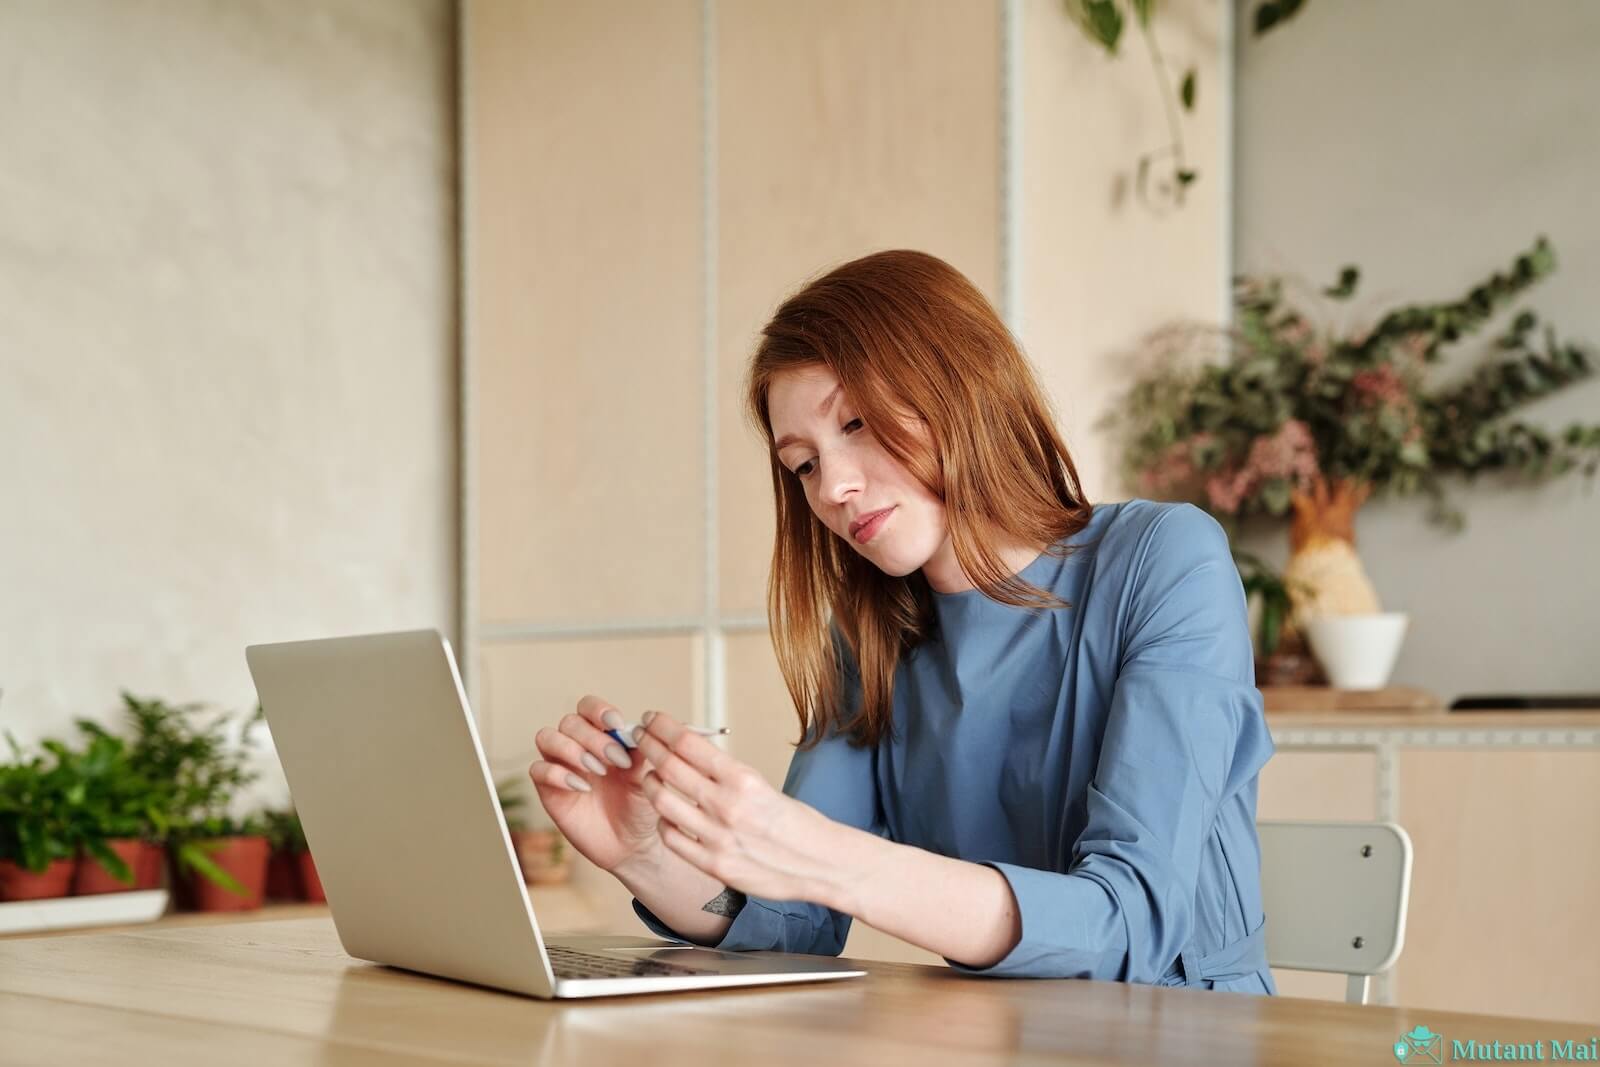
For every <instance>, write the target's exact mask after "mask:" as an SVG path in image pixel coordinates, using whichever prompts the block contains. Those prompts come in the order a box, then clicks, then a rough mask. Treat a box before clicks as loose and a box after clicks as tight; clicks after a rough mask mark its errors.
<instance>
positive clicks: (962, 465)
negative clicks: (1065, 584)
mask: <svg viewBox="0 0 1600 1067" xmlns="http://www.w3.org/2000/svg"><path fill="white" fill-rule="evenodd" d="M819 365H820V366H825V367H827V368H828V369H829V370H831V371H832V372H833V374H834V375H835V377H837V378H838V380H839V382H840V384H841V385H843V387H844V392H845V393H846V395H847V396H848V397H849V400H850V402H851V404H852V405H853V406H854V408H855V409H856V410H857V411H858V412H859V413H860V414H861V415H862V417H863V418H864V419H865V421H866V423H867V425H868V426H869V427H871V429H872V432H873V436H874V437H875V438H877V439H878V440H879V441H880V442H881V443H882V444H883V447H884V449H885V450H886V451H887V452H888V453H889V454H890V455H892V456H893V457H894V458H895V459H896V460H898V461H899V462H900V463H901V464H902V465H903V466H905V468H906V469H907V470H908V471H910V472H911V474H912V475H913V476H914V477H915V478H916V479H917V480H918V481H920V482H921V483H922V484H923V486H925V487H926V488H927V489H928V490H929V491H930V492H931V493H933V494H934V495H935V496H937V497H938V498H939V499H940V500H941V501H942V502H943V503H944V506H945V515H946V523H947V526H948V529H949V534H950V540H951V543H952V547H953V548H954V550H955V555H956V559H957V561H958V562H959V563H960V564H961V568H962V570H963V571H965V572H966V574H967V575H968V576H969V577H970V578H971V580H972V582H973V584H974V585H975V586H976V587H977V588H978V589H981V590H982V591H983V593H984V595H986V596H988V597H990V598H991V599H994V600H997V601H999V602H1001V603H1005V604H1011V605H1015V606H1018V607H1028V608H1062V607H1069V606H1070V605H1068V604H1067V603H1065V602H1064V601H1062V600H1060V599H1059V598H1057V597H1055V596H1053V595H1052V594H1050V593H1048V592H1046V591H1044V590H1041V589H1038V588H1036V587H1034V586H1032V585H1030V584H1029V583H1027V582H1023V581H1021V580H1019V579H1017V578H1016V576H1015V575H1014V574H1012V573H1011V572H1010V570H1009V568H1007V567H1006V566H1005V564H1004V563H1003V562H1002V561H1001V559H1000V558H999V556H998V554H997V553H996V551H995V548H994V545H995V544H996V543H997V540H998V537H1006V538H1009V539H1011V540H1013V541H1017V542H1022V543H1026V544H1045V545H1051V546H1053V545H1054V544H1055V542H1057V541H1059V540H1061V539H1063V538H1065V537H1067V536H1069V535H1071V534H1074V533H1076V532H1078V531H1079V530H1081V529H1083V527H1084V526H1085V525H1087V524H1088V522H1089V515H1090V511H1091V506H1090V504H1089V503H1088V502H1087V501H1086V500H1085V499H1084V497H1083V492H1082V489H1081V486H1080V483H1079V480H1078V472H1077V468H1076V466H1075V465H1074V464H1073V462H1072V456H1071V455H1070V454H1069V453H1068V451H1067V447H1066V445H1065V444H1064V443H1063V442H1062V439H1061V436H1060V434H1059V433H1058V432H1057V430H1056V425H1055V416H1054V413H1053V411H1052V409H1051V406H1050V404H1049V402H1048V400H1047V399H1046V396H1045V393H1044V391H1043V390H1042V389H1041V388H1040V387H1039V383H1038V381H1037V379H1036V377H1035V374H1034V371H1033V368H1032V367H1031V365H1030V364H1029V363H1028V361H1027V358H1026V357H1025V356H1024V355H1023V353H1022V350H1021V348H1020V346H1019V345H1018V344H1017V342H1016V340H1015V339H1014V338H1013V337H1012V336H1011V333H1010V331H1009V330H1007V329H1006V326H1005V324H1004V323H1003V322H1001V320H1000V316H999V315H997V314H996V313H995V310H994V308H993V306H991V305H990V303H989V301H988V300H987V299H985V298H984V295H983V294H982V293H981V292H980V291H979V290H978V288H977V287H976V286H975V285H973V284H972V282H970V281H969V280H967V278H966V277H965V276H964V275H962V274H961V272H960V271H958V270H956V269H955V268H954V267H952V266H951V265H950V264H948V263H946V262H945V261H944V260H942V259H939V258H937V257H935V256H931V255H928V254H926V253H923V252H915V251H908V250H895V251H886V252H876V253H874V254H872V255H868V256H863V257H862V258H860V259H855V260H852V261H850V262H848V263H845V264H843V265H842V266H839V267H836V268H834V269H833V270H831V271H829V272H828V273H826V274H824V275H822V276H821V277H819V278H816V279H815V280H813V281H811V282H809V283H808V284H806V285H805V286H804V287H803V288H802V289H800V291H799V292H797V293H795V294H794V295H793V296H791V297H789V299H787V300H786V301H784V303H783V305H782V306H781V307H779V308H778V310H777V312H776V313H775V314H774V315H773V316H772V319H771V321H769V322H768V323H767V324H766V326H765V327H764V328H763V329H762V331H761V340H760V344H759V345H758V346H757V348H756V351H755V355H754V356H753V357H752V359H751V362H750V367H749V372H748V375H747V378H746V400H747V407H748V410H747V414H748V415H749V417H750V418H751V420H752V421H753V422H754V423H755V425H756V427H757V429H758V430H759V431H760V432H761V433H762V434H763V435H764V436H765V438H766V441H767V447H768V453H769V456H770V459H771V463H772V486H773V498H774V503H775V504H776V507H777V532H776V538H775V540H774V543H773V549H772V571H771V576H770V578H769V582H768V589H767V621H768V624H769V626H770V627H771V631H772V642H773V647H774V649H775V651H776V653H777V658H778V665H779V668H780V669H781V671H782V672H783V677H784V682H785V684H786V685H787V687H788V689H789V693H790V696H791V697H793V699H794V702H795V708H796V710H797V712H798V713H799V716H800V742H799V745H800V747H802V748H809V747H810V746H811V745H813V744H815V743H816V741H817V740H819V739H820V738H821V737H822V736H824V735H825V734H826V732H827V731H828V729H829V728H830V727H838V728H841V729H844V730H845V731H846V732H847V733H848V734H849V736H850V737H851V738H852V741H853V742H854V743H856V744H859V745H875V744H877V742H878V740H879V739H880V738H881V737H882V736H883V734H884V732H885V730H887V729H888V728H889V725H890V722H891V720H892V715H893V708H894V704H893V692H894V688H893V687H894V672H895V668H896V666H897V664H898V663H899V660H900V656H901V654H902V653H903V652H905V651H907V650H909V649H911V648H914V647H916V646H917V645H918V644H920V643H922V642H923V641H925V640H927V639H928V637H929V636H930V634H931V624H932V621H933V605H932V597H931V591H930V589H929V587H928V583H927V579H926V578H924V577H923V575H922V573H921V571H915V572H913V573H911V574H909V575H906V576H904V577H895V576H891V575H888V574H885V573H884V572H883V571H881V570H879V569H878V568H877V567H876V566H875V565H874V564H873V563H871V562H870V561H869V560H867V559H864V558H863V557H862V556H860V555H859V554H858V553H856V552H855V551H854V550H853V549H852V548H851V547H850V546H849V545H848V544H847V543H846V542H845V541H844V539H843V538H841V537H839V536H838V535H836V534H834V533H833V532H832V531H831V530H829V529H828V527H827V526H825V525H824V524H823V522H822V521H821V520H820V519H818V518H817V516H816V514H815V513H814V512H813V511H812V510H811V506H810V504H809V503H808V502H807V500H806V495H805V489H804V488H803V486H802V485H801V483H800V480H799V479H798V478H797V477H796V476H795V475H794V474H793V473H792V472H790V471H789V470H788V468H786V467H785V466H784V465H783V464H782V463H781V462H780V461H779V460H778V451H777V449H776V448H775V447H773V445H774V441H773V433H772V419H771V416H770V414H769V412H768V406H767V400H768V394H769V391H770V389H771V387H772V381H773V379H774V377H775V376H777V375H778V374H780V373H782V372H784V371H789V370H798V369H803V368H808V367H817V366H819ZM908 416H909V417H910V419H912V420H915V421H918V422H921V423H923V424H925V425H926V427H927V430H928V438H929V440H928V441H927V442H926V443H925V442H924V441H923V440H921V439H919V438H918V437H917V436H916V433H915V431H914V430H913V429H912V428H911V427H910V425H908V423H907V422H906V421H905V420H906V419H907V417H908ZM1050 551H1051V554H1054V555H1064V554H1065V553H1064V552H1062V551H1061V550H1059V549H1051V550H1050ZM830 616H831V622H832V624H833V626H834V627H835V628H836V629H837V630H838V635H839V638H841V639H842V640H843V642H844V643H845V645H846V648H845V649H841V648H839V647H837V645H836V643H835V641H834V640H833V639H831V638H830V636H829V626H830ZM846 651H848V653H849V655H850V656H851V658H852V659H853V661H854V673H855V676H856V678H857V679H858V680H859V682H860V688H861V707H860V709H859V711H858V712H857V713H856V714H855V715H854V716H853V717H852V719H851V721H850V722H849V723H848V724H846V723H844V722H843V721H842V719H843V712H844V709H843V707H842V706H841V705H842V698H843V691H842V688H841V684H840V683H841V680H842V677H843V673H842V672H844V671H846V670H849V669H850V668H849V665H847V664H846V663H844V662H842V654H843V653H844V652H846ZM813 725H815V726H816V730H815V731H814V735H813V736H812V737H811V738H810V739H809V740H808V739H807V733H808V732H809V731H810V730H811V727H812V726H813Z"/></svg>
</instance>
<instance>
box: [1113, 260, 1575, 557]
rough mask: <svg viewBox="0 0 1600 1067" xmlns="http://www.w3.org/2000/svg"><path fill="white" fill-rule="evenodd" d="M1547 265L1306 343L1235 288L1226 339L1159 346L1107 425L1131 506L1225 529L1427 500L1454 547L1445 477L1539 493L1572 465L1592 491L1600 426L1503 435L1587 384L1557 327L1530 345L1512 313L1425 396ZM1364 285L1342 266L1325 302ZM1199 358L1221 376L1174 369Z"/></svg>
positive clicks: (1286, 311) (1523, 266) (1280, 297)
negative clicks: (1184, 509)
mask: <svg viewBox="0 0 1600 1067" xmlns="http://www.w3.org/2000/svg"><path fill="white" fill-rule="evenodd" d="M1555 265H1556V260H1555V253H1554V250H1553V249H1552V248H1551V246H1550V244H1549V242H1548V241H1547V240H1546V239H1545V238H1543V237H1540V238H1539V239H1538V240H1537V241H1536V242H1535V243H1534V245H1533V246H1532V247H1531V248H1530V249H1529V250H1528V251H1527V252H1526V253H1524V254H1522V255H1520V256H1518V257H1517V258H1516V259H1515V261H1514V262H1513V263H1512V265H1511V267H1510V269H1509V270H1508V271H1506V272H1504V273H1500V272H1497V273H1495V274H1493V275H1492V276H1491V277H1489V278H1488V279H1486V280H1485V281H1484V282H1482V283H1481V284H1479V285H1476V286H1473V287H1472V289H1471V290H1469V291H1468V293H1467V294H1466V295H1465V296H1463V297H1462V298H1460V299H1459V300H1452V301H1446V302H1441V303H1423V304H1413V305H1408V306H1404V307H1399V308H1396V309H1394V310H1391V311H1389V312H1388V313H1386V314H1384V315H1383V316H1382V317H1381V318H1379V319H1378V321H1377V322H1376V323H1375V324H1374V325H1372V326H1370V327H1369V328H1365V329H1358V330H1354V331H1351V332H1348V333H1339V332H1336V331H1331V330H1326V329H1319V328H1318V327H1316V326H1314V325H1313V322H1312V320H1311V318H1310V316H1308V315H1307V314H1306V313H1304V312H1302V311H1301V310H1300V309H1298V308H1296V307H1294V306H1292V305H1291V304H1290V303H1288V302H1287V300H1286V299H1285V295H1284V283H1283V280H1282V279H1281V278H1277V277H1266V278H1255V277H1248V276H1242V277H1240V278H1238V279H1237V280H1236V285H1235V303H1236V307H1237V311H1238V314H1237V323H1236V326H1235V327H1234V328H1233V329H1231V330H1226V331H1213V330H1208V329H1202V330H1198V331H1197V330H1193V329H1189V330H1180V331H1169V332H1168V333H1167V334H1165V335H1161V336H1158V337H1157V339H1156V342H1155V344H1154V345H1153V349H1154V350H1153V352H1152V354H1153V355H1154V356H1155V357H1156V363H1155V366H1154V369H1152V370H1151V371H1149V372H1148V373H1147V374H1145V375H1144V376H1143V377H1141V378H1140V379H1139V380H1138V381H1137V382H1135V384H1134V385H1133V386H1132V387H1131V388H1130V389H1129V390H1128V391H1127V393H1126V394H1125V395H1124V396H1123V397H1122V398H1120V403H1118V404H1117V405H1116V406H1115V407H1114V408H1113V411H1112V413H1111V414H1110V415H1108V416H1107V417H1106V418H1105V419H1103V420H1102V421H1101V425H1102V426H1107V427H1110V428H1111V429H1112V430H1113V431H1114V433H1115V435H1116V436H1117V438H1118V440H1119V442H1120V444H1121V446H1122V449H1121V452H1122V462H1123V470H1124V474H1125V475H1126V476H1127V477H1129V478H1130V479H1131V480H1133V481H1135V482H1136V483H1137V484H1138V486H1139V490H1140V492H1141V493H1143V494H1145V495H1148V496H1162V497H1167V498H1174V497H1176V498H1182V499H1191V500H1193V501H1194V502H1195V503H1197V504H1199V505H1200V506H1202V507H1204V508H1206V509H1207V510H1208V511H1210V512H1211V513H1212V514H1213V515H1215V516H1216V517H1217V518H1218V519H1219V520H1220V521H1222V522H1223V523H1224V525H1225V526H1232V525H1233V524H1236V523H1237V522H1239V521H1241V520H1243V519H1245V518H1248V517H1250V516H1252V515H1259V516H1271V517H1281V516H1283V515H1285V514H1286V513H1287V512H1288V511H1290V510H1291V508H1295V507H1296V506H1297V505H1307V506H1309V505H1308V503H1307V502H1310V501H1313V500H1316V499H1320V498H1322V497H1326V496H1327V494H1328V490H1329V487H1330V486H1331V487H1333V488H1334V489H1335V490H1337V491H1339V492H1348V493H1349V494H1351V498H1352V499H1354V500H1357V501H1359V500H1364V499H1366V496H1367V494H1368V493H1369V492H1370V493H1372V494H1374V495H1376V494H1379V493H1385V492H1387V493H1390V494H1393V495H1395V496H1398V497H1404V496H1410V495H1413V494H1418V493H1421V494H1425V495H1426V496H1427V497H1429V499H1430V501H1431V506H1430V509H1429V512H1428V519H1429V521H1431V522H1434V523H1437V524H1439V525H1442V526H1445V527H1447V528H1449V529H1452V530H1459V529H1460V528H1461V527H1462V526H1463V525H1464V517H1463V516H1462V514H1461V513H1460V511H1459V510H1457V509H1455V508H1454V507H1452V506H1451V505H1450V504H1449V502H1448V501H1447V500H1446V498H1445V492H1444V485H1443V479H1444V478H1445V477H1446V476H1451V475H1459V476H1464V477H1465V478H1466V479H1467V480H1468V481H1471V480H1473V479H1475V478H1476V477H1477V476H1478V475H1479V474H1482V473H1485V472H1491V471H1498V472H1503V473H1506V474H1508V475H1515V476H1520V477H1522V478H1523V479H1525V480H1529V481H1533V480H1539V479H1544V478H1549V477H1554V476H1557V475H1561V474H1565V473H1567V472H1569V471H1572V470H1574V469H1575V468H1578V467H1580V466H1581V468H1582V470H1583V473H1584V474H1585V475H1586V476H1588V477H1591V478H1592V476H1593V475H1594V473H1595V471H1596V469H1597V467H1600V425H1584V424H1574V425H1572V426H1569V427H1568V428H1566V429H1565V430H1564V431H1561V432H1559V433H1556V432H1552V431H1549V430H1546V429H1544V428H1541V427H1539V426H1535V425H1531V424H1529V423H1527V422H1523V421H1520V420H1517V419H1514V418H1512V415H1513V414H1514V413H1515V412H1516V411H1517V409H1519V408H1521V407H1523V406H1525V405H1527V404H1529V403H1531V402H1533V401H1534V400H1538V399H1540V398H1542V397H1546V396H1549V395H1550V394H1552V393H1554V392H1556V391H1558V390H1560V389H1563V388H1566V387H1567V386H1570V385H1572V384H1574V383H1576V382H1579V381H1581V380H1583V379H1586V378H1589V377H1590V376H1592V375H1593V374H1594V371H1595V356H1594V354H1593V352H1592V350H1591V349H1590V348H1589V347H1588V346H1587V345H1585V344H1582V343H1579V342H1576V341H1561V340H1559V339H1558V338H1557V336H1556V333H1555V331H1554V329H1552V328H1549V327H1546V328H1545V330H1544V331H1543V337H1542V341H1543V343H1542V345H1536V344H1535V343H1534V331H1535V327H1536V326H1537V325H1538V317H1537V316H1536V314H1535V313H1534V312H1533V311H1529V310H1524V311H1521V312H1520V313H1518V314H1517V315H1516V316H1515V318H1514V319H1513V320H1512V322H1511V324H1510V326H1509V327H1508V329H1507V330H1506V332H1505V333H1504V334H1503V335H1502V336H1500V337H1499V338H1498V339H1496V340H1495V342H1494V345H1493V350H1492V353H1491V354H1490V356H1489V357H1488V358H1486V359H1485V360H1484V361H1483V362H1482V364H1481V365H1480V366H1478V367H1477V368H1476V369H1475V370H1474V371H1473V372H1472V373H1471V374H1470V375H1469V376H1467V377H1466V378H1465V379H1464V380H1462V381H1459V382H1457V383H1455V384H1450V385H1444V386H1437V387H1435V386H1432V385H1431V384H1430V383H1429V382H1428V380H1427V378H1428V374H1427V372H1428V370H1429V368H1430V367H1431V366H1433V365H1434V364H1436V363H1438V362H1439V360H1440V358H1441V351H1442V350H1443V348H1444V347H1445V346H1447V345H1450V344H1454V343H1455V342H1458V341H1460V340H1462V339H1463V338H1465V337H1467V336H1469V335H1471V334H1473V333H1474V332H1475V331H1477V330H1479V329H1480V328H1481V327H1482V326H1483V325H1484V323H1485V322H1487V321H1488V320H1489V319H1490V318H1491V317H1492V316H1493V315H1494V314H1496V313H1497V312H1499V311H1501V310H1502V309H1504V308H1506V307H1507V306H1508V305H1509V304H1511V303H1512V302H1513V301H1514V300H1515V299H1516V298H1517V297H1519V296H1521V295H1522V294H1523V293H1524V292H1525V291H1526V290H1527V289H1528V288H1529V287H1530V286H1532V285H1533V284H1535V283H1536V282H1537V281H1539V280H1540V279H1541V278H1544V277H1546V276H1547V275H1549V274H1550V273H1551V272H1552V271H1553V270H1554V269H1555ZM1359 280H1360V271H1359V270H1358V269H1357V268H1356V267H1354V266H1348V267H1345V268H1344V269H1343V271H1341V273H1340V276H1339V279H1338V281H1337V282H1335V283H1334V284H1333V285H1330V286H1328V287H1326V288H1324V289H1323V290H1322V296H1323V297H1326V298H1327V299H1328V300H1330V301H1346V300H1349V299H1351V298H1352V297H1353V296H1354V294H1355V292H1356V289H1357V285H1358V283H1359ZM1210 341H1220V343H1221V349H1222V355H1223V357H1224V358H1223V359H1222V360H1221V361H1206V362H1203V363H1201V364H1200V365H1193V361H1192V360H1187V359H1185V358H1183V357H1188V356H1190V355H1192V354H1193V352H1194V350H1195V349H1197V348H1199V347H1201V344H1202V343H1209V342H1210ZM1174 342H1175V343H1174Z"/></svg>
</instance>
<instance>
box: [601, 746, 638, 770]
mask: <svg viewBox="0 0 1600 1067" xmlns="http://www.w3.org/2000/svg"><path fill="white" fill-rule="evenodd" d="M605 751H606V759H608V760H610V761H611V762H612V763H615V764H616V765H617V766H618V767H621V768H622V769H623V770H627V769H628V768H629V767H632V766H633V760H631V759H629V758H628V750H627V749H625V748H623V747H622V746H621V745H607V746H606V750H605Z"/></svg>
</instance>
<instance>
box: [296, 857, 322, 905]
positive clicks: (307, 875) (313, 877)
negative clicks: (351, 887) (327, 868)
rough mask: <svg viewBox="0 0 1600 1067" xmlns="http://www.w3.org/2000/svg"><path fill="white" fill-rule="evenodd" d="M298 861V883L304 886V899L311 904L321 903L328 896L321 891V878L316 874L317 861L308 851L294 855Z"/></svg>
mask: <svg viewBox="0 0 1600 1067" xmlns="http://www.w3.org/2000/svg"><path fill="white" fill-rule="evenodd" d="M296 859H298V860H299V861H300V884H301V885H303V886H304V887H305V899H306V900H309V901H311V902H312V903H313V904H322V903H324V902H326V901H327V899H328V896H327V894H326V893H324V892H323V891H322V878H321V876H320V875H318V874H317V862H316V860H313V859H312V858H311V853H310V852H309V851H307V852H302V853H300V855H299V856H297V857H296Z"/></svg>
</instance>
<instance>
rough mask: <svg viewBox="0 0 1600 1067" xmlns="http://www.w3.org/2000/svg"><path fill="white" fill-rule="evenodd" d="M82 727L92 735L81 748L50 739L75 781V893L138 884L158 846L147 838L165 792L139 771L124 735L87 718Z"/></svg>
mask: <svg viewBox="0 0 1600 1067" xmlns="http://www.w3.org/2000/svg"><path fill="white" fill-rule="evenodd" d="M78 729H79V731H80V733H82V734H83V735H85V736H86V737H87V738H88V743H87V744H86V745H85V746H84V747H83V749H82V750H81V751H80V750H74V749H70V748H68V747H67V746H66V745H65V744H64V743H62V742H60V741H56V740H49V741H45V742H44V746H45V748H46V749H48V750H49V751H51V752H52V753H54V754H55V756H56V758H57V761H58V762H59V763H60V765H62V766H63V767H68V768H71V771H72V777H73V779H74V780H75V785H74V788H73V789H72V791H71V792H70V794H69V798H68V799H69V804H68V807H67V817H68V821H69V824H70V826H71V833H72V837H73V840H74V841H75V842H76V844H77V848H78V850H79V862H78V866H77V870H76V872H75V874H74V876H73V881H72V892H73V895H74V896H92V895H95V894H99V893H116V892H122V891H126V890H130V889H135V888H138V881H139V874H140V872H141V871H142V870H144V869H145V866H146V862H147V861H146V859H145V855H146V850H147V849H149V848H151V847H152V846H151V845H150V844H149V843H148V842H147V841H146V829H147V825H148V822H147V815H148V812H149V809H150V808H151V807H152V806H153V804H152V797H153V795H159V791H156V790H152V788H151V786H150V783H149V782H147V781H146V780H145V779H144V777H143V776H142V775H141V774H140V773H139V772H138V770H137V768H136V767H135V766H134V765H133V762H132V760H131V759H130V758H129V753H128V750H127V745H126V743H125V742H124V741H123V740H122V739H121V738H120V737H115V736H113V735H112V734H110V733H107V732H106V731H105V730H104V729H102V728H101V727H99V726H98V725H97V724H95V723H93V722H91V721H89V720H87V719H79V720H78ZM154 805H159V801H155V802H154Z"/></svg>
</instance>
